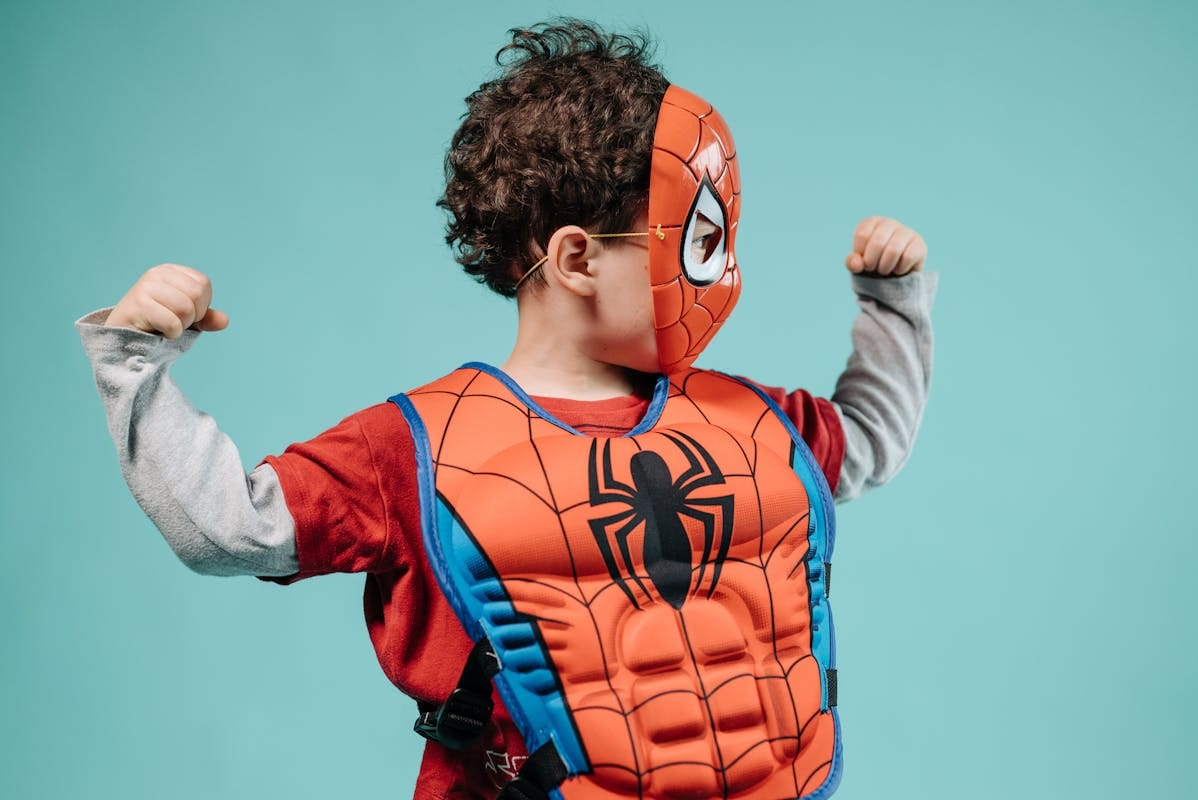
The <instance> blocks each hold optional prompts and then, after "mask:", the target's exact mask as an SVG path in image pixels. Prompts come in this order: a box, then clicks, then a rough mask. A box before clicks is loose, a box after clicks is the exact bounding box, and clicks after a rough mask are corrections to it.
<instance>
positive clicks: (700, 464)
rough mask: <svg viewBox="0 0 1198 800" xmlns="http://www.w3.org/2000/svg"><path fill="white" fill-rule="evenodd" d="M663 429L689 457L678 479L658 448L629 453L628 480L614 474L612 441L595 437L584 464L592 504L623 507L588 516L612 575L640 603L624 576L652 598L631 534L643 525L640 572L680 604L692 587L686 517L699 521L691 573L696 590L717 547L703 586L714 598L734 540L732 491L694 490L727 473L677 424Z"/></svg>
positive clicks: (721, 481) (716, 482)
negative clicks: (699, 544)
mask: <svg viewBox="0 0 1198 800" xmlns="http://www.w3.org/2000/svg"><path fill="white" fill-rule="evenodd" d="M662 435H663V436H665V437H666V438H667V439H669V440H670V442H671V443H673V445H674V446H675V447H677V448H678V450H679V451H680V452H681V453H682V454H683V456H685V457H686V460H687V464H688V466H687V468H686V470H685V471H683V473H682V474H681V475H679V476H678V477H677V478H671V476H670V469H669V467H668V466H667V465H666V461H665V459H664V458H662V457H661V455H660V454H658V453H655V452H653V451H652V450H641V451H638V452H636V453H634V454H633V456H632V460H631V461H630V462H629V465H628V466H629V471H630V473H631V475H632V485H631V486H630V485H628V484H627V483H624V482H622V481H618V480H616V478H615V476H614V474H613V470H612V460H611V440H610V439H606V440H603V444H602V447H600V444H599V441H600V440H598V439H596V440H594V441H593V442H592V443H591V453H590V459H589V465H588V469H587V485H588V487H589V489H590V502H591V506H593V507H598V506H601V505H610V504H616V503H618V504H620V505H623V506H626V508H625V509H624V510H622V511H617V512H616V513H614V514H610V515H608V516H605V517H600V518H598V519H592V520H590V526H591V533H592V534H594V536H595V542H596V543H597V544H598V545H599V551H600V553H601V554H602V555H603V561H604V563H605V564H606V565H607V571H608V573H609V574H610V575H611V578H612V581H614V582H615V583H616V585H618V586H619V587H620V589H621V590H623V592H624V594H626V595H628V599H629V600H630V601H632V604H633V606H635V607H636V608H638V609H639V608H640V607H641V605H640V603H638V602H637V600H636V597H635V596H633V593H632V589H631V588H629V585H628V580H627V578H631V579H632V581H633V582H634V583H635V584H636V585H637V586H638V587H640V590H641V591H642V592H643V593H644V594H645V597H647V598H648V599H649V600H650V601H652V599H653V596H652V595H651V594H650V593H649V590H648V589H647V588H646V587H645V584H644V582H643V581H642V580H641V576H640V575H639V574H638V573H637V570H636V566H635V562H634V560H633V557H632V554H631V552H630V550H629V544H628V540H629V538H630V537H631V536H632V534H633V533H634V532H635V531H636V530H637V528H639V527H641V526H642V525H643V526H644V541H643V544H642V548H643V563H644V571H645V572H646V573H647V574H648V577H649V580H651V581H652V582H653V585H654V586H655V587H656V588H657V591H658V593H659V594H660V595H661V597H662V598H663V599H664V600H665V601H666V602H667V603H669V604H670V605H671V606H673V607H674V608H675V609H679V610H680V609H681V608H682V604H683V602H685V600H686V596H687V594H688V593H689V592H690V591H691V573H692V571H693V566H694V565H693V562H692V555H693V553H694V548H693V547H692V545H691V541H690V537H689V536H688V535H687V532H686V527H685V526H684V523H683V518H684V517H686V518H690V519H693V520H696V521H697V522H699V523H700V524H701V525H702V526H703V550H702V554H701V556H700V560H699V569H698V574H697V576H696V577H695V582H694V588H695V590H698V588H699V587H700V586H701V585H702V583H703V573H704V571H705V570H706V569H707V565H708V564H712V550H713V549H714V550H715V551H716V553H715V559H714V563H713V564H712V570H711V586H710V587H709V588H708V590H707V596H708V597H711V595H712V593H714V592H715V587H716V584H717V583H719V580H720V570H721V568H722V567H723V565H724V560H725V559H726V558H727V557H728V546H729V545H730V544H731V543H732V519H733V516H732V508H733V502H732V495H731V494H726V495H721V496H719V497H693V496H692V495H693V494H694V492H695V491H696V490H697V489H700V488H702V487H704V486H722V485H724V484H725V481H724V473H723V472H721V471H720V468H719V467H718V466H716V463H715V460H714V459H713V458H712V457H711V454H710V453H708V452H707V451H706V450H705V449H703V446H702V445H700V444H699V443H698V442H697V441H695V440H694V439H693V438H692V437H690V436H688V435H687V434H685V433H682V432H681V431H662ZM706 509H711V510H706ZM716 509H718V513H717V512H716ZM717 526H718V528H719V530H718V532H717ZM717 535H718V541H717ZM613 542H614V544H615V547H616V548H617V549H619V552H620V558H621V560H622V562H623V566H622V568H621V566H620V565H618V564H617V563H616V557H615V553H614V552H613V547H612V545H613ZM626 576H627V577H626Z"/></svg>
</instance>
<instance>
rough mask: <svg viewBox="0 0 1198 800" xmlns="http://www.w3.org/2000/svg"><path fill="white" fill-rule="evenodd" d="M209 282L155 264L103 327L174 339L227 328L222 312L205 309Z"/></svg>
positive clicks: (209, 295) (184, 269)
mask: <svg viewBox="0 0 1198 800" xmlns="http://www.w3.org/2000/svg"><path fill="white" fill-rule="evenodd" d="M211 302H212V282H211V281H209V280H208V276H207V275H205V274H204V273H202V272H199V271H198V270H194V269H192V268H191V267H185V266H183V265H181V264H159V265H158V266H156V267H151V268H150V269H149V270H147V272H146V274H145V275H142V276H141V277H140V278H138V280H137V283H135V284H133V288H132V289H130V290H129V292H128V293H127V294H126V295H125V296H124V297H122V298H121V302H119V303H117V304H116V308H114V309H112V313H110V314H109V315H108V319H107V320H106V321H105V323H104V324H105V325H112V326H118V327H124V328H136V329H137V330H139V331H145V332H146V333H160V334H162V335H163V336H165V337H166V338H168V339H178V338H179V337H180V336H182V335H183V331H184V330H185V329H187V328H194V329H195V330H200V331H219V330H223V329H224V328H226V327H227V326H228V325H229V317H228V316H227V315H226V314H225V313H224V312H223V311H217V310H216V309H215V308H209V305H208V304H209V303H211Z"/></svg>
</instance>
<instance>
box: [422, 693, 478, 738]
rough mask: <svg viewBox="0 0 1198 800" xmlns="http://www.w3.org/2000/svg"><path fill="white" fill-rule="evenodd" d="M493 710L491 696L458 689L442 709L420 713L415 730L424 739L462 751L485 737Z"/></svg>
mask: <svg viewBox="0 0 1198 800" xmlns="http://www.w3.org/2000/svg"><path fill="white" fill-rule="evenodd" d="M494 710H495V703H494V701H492V700H491V698H490V697H487V696H485V695H481V694H479V693H478V692H472V691H470V690H469V689H463V688H461V687H459V688H457V689H454V690H453V691H452V692H450V694H449V699H447V700H446V701H445V702H444V703H442V704H441V706H440V707H439V708H436V709H433V710H432V711H425V712H424V713H423V714H421V715H420V716H419V717H418V718H417V719H416V725H415V730H416V733H418V734H420V735H421V736H423V737H424V738H425V739H431V740H432V741H434V742H440V743H441V744H443V745H445V746H446V747H448V748H450V749H452V750H461V749H462V748H463V747H465V746H466V745H468V744H470V743H471V742H473V741H474V740H475V739H477V738H478V737H479V736H480V735H481V734H482V732H483V729H484V728H486V727H487V723H488V722H490V721H491V712H493V711H494Z"/></svg>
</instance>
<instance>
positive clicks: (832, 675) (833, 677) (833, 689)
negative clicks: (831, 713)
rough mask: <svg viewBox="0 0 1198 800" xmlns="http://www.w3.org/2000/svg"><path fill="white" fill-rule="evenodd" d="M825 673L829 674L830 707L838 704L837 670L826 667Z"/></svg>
mask: <svg viewBox="0 0 1198 800" xmlns="http://www.w3.org/2000/svg"><path fill="white" fill-rule="evenodd" d="M824 674H825V675H827V676H828V708H831V707H832V706H834V705H836V670H834V669H826V670H824Z"/></svg>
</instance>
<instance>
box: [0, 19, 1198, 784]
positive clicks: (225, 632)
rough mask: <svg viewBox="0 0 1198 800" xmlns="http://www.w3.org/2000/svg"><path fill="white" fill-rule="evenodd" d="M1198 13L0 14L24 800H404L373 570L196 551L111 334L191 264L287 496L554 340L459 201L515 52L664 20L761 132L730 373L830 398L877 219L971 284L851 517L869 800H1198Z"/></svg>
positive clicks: (851, 670)
mask: <svg viewBox="0 0 1198 800" xmlns="http://www.w3.org/2000/svg"><path fill="white" fill-rule="evenodd" d="M1195 9H1196V7H1195V6H1194V5H1193V4H1192V3H1186V2H1141V3H1134V2H1130V0H1128V1H1127V2H1118V3H1116V2H1076V1H1071V2H1058V3H1051V4H1044V3H1036V2H1030V1H1029V0H1019V1H1017V2H1001V3H999V2H994V3H957V2H948V1H947V0H945V1H944V2H930V1H927V2H909V3H890V2H852V3H813V2H792V3H776V2H748V1H746V2H739V3H735V4H728V5H724V4H712V5H710V6H702V5H697V4H695V3H686V2H664V1H659V2H654V3H645V2H643V0H639V1H635V2H634V1H629V0H612V1H611V2H606V3H604V4H602V5H598V4H591V3H579V2H558V3H552V4H547V3H541V2H516V1H514V0H511V1H509V2H505V3H481V2H480V3H476V4H470V3H439V4H428V5H427V6H425V7H423V8H422V10H415V4H413V3H396V2H391V3H385V2H357V3H342V4H334V3H317V2H282V1H281V0H278V1H276V2H252V3H247V2H233V1H232V0H208V1H207V2H202V3H201V2H186V3H184V2H176V3H166V2H132V1H131V0H110V1H109V2H102V3H88V2H65V1H63V0H53V1H51V0H39V2H33V1H32V0H26V1H25V2H13V0H7V2H4V3H3V4H0V100H2V106H0V108H2V110H0V121H2V123H0V270H2V274H0V280H2V284H0V298H2V303H3V306H2V308H3V313H0V332H2V337H0V347H2V352H3V368H4V373H5V376H6V377H5V380H4V385H5V391H4V392H3V404H4V405H3V411H4V413H3V415H2V416H0V426H2V428H0V442H2V443H3V447H4V453H5V458H4V467H3V469H4V480H3V481H2V482H0V501H2V503H3V506H2V509H3V539H2V542H3V546H2V551H0V552H2V554H3V555H2V559H3V560H2V562H0V569H2V570H3V580H2V581H0V601H2V604H3V605H2V607H3V609H4V617H3V619H4V629H3V630H4V643H3V650H2V652H3V657H2V658H0V702H2V708H3V713H0V796H2V797H6V798H27V797H28V798H42V797H46V798H59V797H74V796H88V797H95V798H110V797H111V798H161V797H172V798H210V797H224V798H251V797H282V796H288V797H292V798H316V797H349V796H354V795H363V794H369V795H373V796H378V795H379V794H383V793H385V794H387V795H394V796H406V795H409V794H410V792H411V787H412V785H413V782H414V780H415V774H416V769H417V767H418V763H419V752H420V743H419V741H418V740H417V738H416V737H415V736H414V735H413V734H411V733H410V727H411V721H412V715H413V706H412V704H410V703H409V702H408V701H407V700H405V699H403V698H402V697H401V696H400V695H399V694H398V693H397V692H396V691H394V690H393V689H392V688H391V687H390V685H389V684H388V682H387V681H386V679H385V678H384V677H383V675H382V673H381V672H380V670H379V669H378V666H377V664H376V662H375V660H374V655H373V651H372V649H371V647H370V644H369V641H368V639H367V637H366V634H365V630H364V626H363V623H362V619H361V610H360V608H361V578H360V577H356V576H336V577H331V578H327V579H321V580H315V581H310V582H307V583H304V584H300V585H297V586H294V587H290V588H285V589H284V588H280V587H277V586H273V585H267V584H263V583H260V582H258V581H255V580H252V579H216V578H204V577H201V576H198V575H195V574H193V573H191V572H189V571H188V570H187V569H186V568H185V567H184V566H182V565H181V564H180V563H179V562H178V561H176V560H175V558H174V556H173V555H172V554H171V553H170V551H169V550H168V548H167V547H166V545H165V544H164V543H163V542H162V541H161V539H160V537H159V535H158V534H157V532H156V531H155V529H154V528H153V526H152V525H151V523H150V522H149V521H148V520H147V519H146V518H145V517H144V516H143V515H142V513H141V512H140V510H139V509H138V507H137V505H136V504H135V502H134V501H133V499H132V498H131V497H130V495H129V493H128V491H127V490H126V488H125V486H124V484H123V482H122V480H121V476H120V473H119V471H118V469H117V464H116V459H115V458H114V451H113V446H112V443H111V441H110V440H109V439H108V435H107V432H106V429H105V424H104V419H103V414H102V412H101V405H100V402H99V400H98V397H97V395H96V391H95V388H94V385H93V383H92V379H91V373H90V369H89V367H88V364H87V361H86V359H85V357H84V355H83V352H82V349H81V347H80V345H79V341H78V338H77V336H76V334H75V331H74V330H73V328H72V322H73V321H74V320H75V319H76V318H77V317H79V316H81V315H83V314H85V313H87V312H89V311H91V310H93V309H95V308H98V307H102V306H106V305H111V304H113V303H115V302H116V301H117V300H118V299H119V298H120V297H121V295H122V294H123V293H124V292H125V290H126V289H127V288H128V287H129V286H130V285H132V283H133V282H134V281H135V280H136V279H137V277H138V276H139V275H140V274H141V273H142V272H143V271H144V270H146V269H148V268H149V267H151V266H153V265H154V264H157V263H161V262H165V261H174V262H178V263H184V264H189V265H191V266H194V267H196V268H197V269H200V270H203V271H205V272H206V273H208V274H209V275H210V276H211V277H212V279H213V282H214V285H215V291H216V295H215V303H214V304H215V305H216V307H218V308H221V309H223V310H225V311H227V312H228V313H229V314H230V316H231V318H232V325H231V327H230V328H229V329H228V330H227V331H225V332H222V333H219V334H207V335H205V336H203V337H202V338H201V340H200V341H199V342H198V343H197V346H196V347H195V348H194V350H193V351H192V352H191V353H190V354H188V356H187V357H186V358H184V359H183V360H182V361H181V362H180V363H179V364H178V365H177V366H176V368H175V369H174V370H173V374H174V375H175V377H176V379H177V380H178V382H179V383H180V384H181V385H182V386H183V387H184V389H185V390H186V391H187V392H188V394H189V396H190V397H191V398H192V400H193V401H194V402H195V404H196V405H197V406H198V407H200V408H202V409H204V410H206V411H208V412H210V413H211V414H213V416H214V417H215V418H216V419H217V421H218V422H219V423H220V424H221V426H222V427H223V429H224V430H225V431H226V432H228V433H229V434H230V435H231V436H232V438H233V440H234V441H236V442H237V443H238V444H239V446H240V448H241V452H242V454H243V457H244V461H245V463H246V465H247V467H248V466H252V465H253V464H255V463H257V461H258V460H259V459H260V458H261V456H263V455H265V454H267V453H275V452H280V451H281V450H282V449H283V448H284V447H285V446H286V445H287V444H288V443H289V442H292V441H297V440H302V439H306V438H308V437H310V436H312V435H315V434H316V433H318V432H319V431H321V430H323V429H324V428H326V427H328V426H330V425H332V424H333V423H335V422H336V421H337V420H339V419H340V418H341V417H343V416H345V415H346V414H349V413H350V412H352V411H354V410H356V409H358V408H361V407H363V406H365V405H368V404H371V403H374V402H376V401H378V400H381V399H383V398H385V397H387V396H388V395H390V394H391V393H393V392H395V391H398V390H401V389H404V388H407V387H410V386H413V385H415V384H418V383H420V382H423V381H425V380H427V379H430V378H432V377H434V376H436V375H438V374H440V373H442V372H443V371H445V370H446V369H447V368H448V367H451V366H453V365H456V364H457V363H460V362H462V361H465V360H468V359H482V360H491V361H500V360H502V359H503V358H504V356H505V355H506V353H507V347H508V345H509V344H510V341H511V338H512V333H513V331H514V306H512V305H510V304H508V303H507V302H505V301H503V300H501V299H499V298H497V297H492V296H489V295H488V294H487V293H486V291H485V290H483V289H481V288H480V287H477V286H475V285H474V284H472V283H471V282H470V281H469V280H468V279H466V278H465V277H464V276H463V275H461V274H459V271H458V268H457V267H456V265H455V264H454V263H453V262H452V260H451V259H450V256H449V253H448V250H447V249H446V247H445V245H444V244H443V241H442V229H443V224H444V218H443V216H442V214H441V212H439V211H438V210H437V209H436V208H435V207H434V205H433V203H434V201H435V199H436V197H437V196H438V193H439V191H440V181H441V159H442V157H443V153H444V149H445V146H446V144H447V142H448V140H449V137H450V136H451V134H452V132H453V130H454V128H455V126H456V122H457V120H458V117H459V115H460V114H461V113H462V110H463V103H462V99H463V98H464V97H465V95H466V94H468V93H469V92H470V91H472V90H473V89H474V88H475V87H476V86H477V85H478V84H479V83H480V82H481V81H482V80H483V79H484V78H485V77H487V76H488V75H490V74H492V70H493V60H492V58H493V54H494V52H495V50H496V49H497V48H498V47H499V46H501V45H502V44H503V42H504V40H505V31H506V30H507V29H508V28H510V27H512V26H514V25H520V24H529V23H532V22H534V21H537V20H540V19H543V18H545V17H547V16H548V15H550V14H553V13H573V14H579V15H584V16H592V17H595V18H597V19H598V20H599V21H601V22H603V23H605V24H607V25H610V26H617V27H618V26H624V25H629V24H644V25H647V26H648V27H649V28H650V29H652V31H653V32H654V33H655V34H656V35H657V37H658V38H659V40H660V48H659V51H658V54H659V60H660V61H661V62H662V63H663V64H664V66H665V69H666V72H667V75H668V76H669V77H670V78H671V79H672V80H673V81H675V82H677V83H679V84H681V85H683V86H686V87H688V88H691V89H693V90H695V91H698V92H700V93H702V94H703V95H704V96H706V97H708V98H709V99H711V100H712V101H713V102H714V103H715V104H716V105H717V106H718V107H719V108H720V109H721V111H722V112H723V114H724V116H725V117H726V118H727V119H728V121H729V123H730V125H731V126H732V129H733V131H734V132H735V134H736V137H737V142H738V145H739V150H740V154H741V159H742V161H743V167H742V168H743V179H744V192H745V194H744V196H745V211H744V216H743V217H742V229H741V233H740V237H739V240H738V244H739V248H738V252H739V255H740V260H741V263H742V266H743V268H744V274H745V278H746V290H745V294H744V296H743V299H742V302H741V306H740V308H739V309H738V311H737V313H736V315H735V316H734V317H733V318H732V321H731V322H730V323H729V325H728V326H727V328H726V330H725V331H724V332H723V333H722V334H721V336H720V337H719V338H718V339H717V340H716V342H715V343H714V344H713V346H712V347H711V348H710V350H709V351H708V353H707V354H706V355H705V356H704V358H703V360H702V361H701V363H702V364H704V365H707V366H711V367H717V368H723V369H729V370H733V371H737V372H740V373H742V374H747V375H750V376H752V377H754V378H756V379H757V380H759V381H763V382H766V383H773V384H777V385H786V386H789V387H794V386H799V385H802V386H806V387H808V388H810V389H812V390H814V391H816V392H820V393H828V392H830V391H831V388H832V385H833V382H834V380H835V377H836V375H837V374H838V372H839V370H840V368H841V366H842V365H843V362H844V358H845V357H846V355H847V354H848V349H849V340H848V326H849V324H850V322H851V320H852V317H853V313H854V305H853V302H852V295H851V294H850V292H849V289H848V281H847V278H846V277H845V274H844V268H843V260H844V257H845V255H846V253H847V252H848V247H849V244H850V241H851V234H852V231H853V228H854V226H855V225H856V223H857V222H858V221H859V220H860V219H862V218H863V217H865V216H867V215H871V214H882V215H886V216H893V217H896V218H898V219H900V220H902V221H904V222H906V223H907V224H910V225H911V226H913V227H915V228H916V229H918V230H919V231H920V232H922V233H923V234H924V236H925V238H926V239H927V241H928V243H929V246H930V257H929V268H932V269H936V270H939V271H941V273H942V280H941V293H940V296H939V300H938V305H937V309H936V314H935V321H936V326H937V337H938V342H937V353H936V359H937V364H936V375H935V381H934V389H933V393H932V397H931V402H930V405H929V407H928V410H927V415H926V418H925V422H924V426H923V429H922V432H921V435H920V441H919V444H918V447H917V449H916V451H915V454H914V456H913V458H912V459H911V461H910V463H909V464H908V466H907V467H906V469H905V470H904V472H903V473H902V474H901V475H900V476H899V477H898V478H897V479H896V480H895V481H894V482H893V483H892V484H891V485H890V486H887V487H886V488H883V489H881V490H879V491H877V492H875V493H874V494H872V495H870V496H867V497H866V498H864V499H862V500H860V501H858V502H854V503H852V504H850V505H848V506H845V507H842V508H841V515H840V530H841V533H840V536H839V538H838V550H837V558H836V565H837V568H836V583H837V585H836V619H837V626H838V634H839V659H840V666H841V671H840V684H841V712H842V717H843V720H844V727H845V738H846V772H845V777H844V781H843V783H842V787H841V790H840V792H839V793H838V794H837V797H838V798H843V800H854V799H856V798H879V797H890V798H921V799H927V800H932V799H933V798H961V797H968V798H971V799H972V800H987V799H988V798H1008V797H1011V796H1022V797H1031V798H1065V797H1087V798H1091V800H1098V798H1116V797H1119V798H1122V797H1144V798H1148V797H1152V798H1174V797H1183V796H1192V793H1193V792H1194V791H1195V789H1194V788H1193V787H1194V784H1195V779H1194V777H1193V771H1192V770H1193V765H1192V761H1193V754H1194V752H1195V748H1196V746H1198V733H1196V730H1198V728H1196V727H1195V724H1194V719H1195V716H1196V714H1198V697H1196V690H1195V681H1194V677H1195V666H1194V659H1195V653H1196V648H1198V625H1196V624H1195V612H1196V611H1198V603H1196V601H1195V581H1194V578H1193V564H1194V560H1195V557H1196V556H1198V545H1196V543H1195V538H1196V537H1195V534H1198V525H1196V524H1195V522H1194V511H1193V500H1192V498H1193V493H1192V490H1191V489H1192V487H1191V484H1192V482H1193V476H1194V472H1193V453H1194V452H1195V450H1196V448H1198V426H1196V425H1195V422H1194V415H1193V407H1194V400H1193V396H1194V390H1195V364H1198V358H1196V353H1195V349H1196V347H1195V341H1196V336H1195V334H1196V333H1198V331H1196V330H1195V324H1194V316H1193V313H1192V311H1191V309H1190V305H1191V298H1192V296H1193V295H1194V293H1195V288H1196V286H1195V284H1196V278H1195V272H1196V270H1195V267H1194V262H1195V256H1194V247H1195V245H1196V244H1198V237H1196V236H1195V233H1196V230H1198V228H1196V226H1195V224H1194V220H1195V215H1196V214H1198V190H1196V188H1195V187H1198V148H1196V146H1195V142H1198V92H1196V91H1195V85H1196V81H1198V54H1196V53H1198V50H1196V48H1195V46H1194V42H1195V39H1196V36H1198V11H1196V10H1195Z"/></svg>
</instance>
